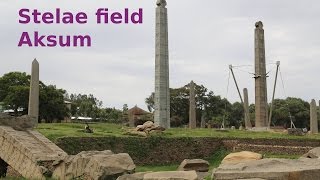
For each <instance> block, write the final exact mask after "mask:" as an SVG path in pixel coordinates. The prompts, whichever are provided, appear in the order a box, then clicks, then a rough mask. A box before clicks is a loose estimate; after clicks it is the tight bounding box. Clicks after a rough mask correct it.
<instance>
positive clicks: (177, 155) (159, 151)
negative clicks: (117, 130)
mask: <svg viewBox="0 0 320 180" xmlns="http://www.w3.org/2000/svg"><path fill="white" fill-rule="evenodd" d="M56 143H57V145H58V146H59V147H60V148H62V149H63V150H65V151H66V152H67V153H68V154H77V153H79V152H81V151H89V150H99V151H101V150H111V151H113V152H115V153H128V154H129V155H130V156H131V157H132V159H133V160H134V162H135V164H137V165H146V164H149V165H151V164H173V163H176V164H178V163H180V162H182V161H183V160H184V159H196V158H204V159H206V158H209V157H210V156H212V154H214V153H215V152H216V151H217V150H218V149H219V148H221V147H222V141H221V140H220V139H214V138H162V137H149V138H137V137H130V138H117V137H101V138H99V137H97V138H71V137H66V138H61V139H58V140H57V142H56Z"/></svg>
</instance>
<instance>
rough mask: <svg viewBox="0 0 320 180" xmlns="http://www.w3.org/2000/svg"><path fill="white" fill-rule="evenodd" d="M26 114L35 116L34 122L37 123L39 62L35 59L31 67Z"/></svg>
mask: <svg viewBox="0 0 320 180" xmlns="http://www.w3.org/2000/svg"><path fill="white" fill-rule="evenodd" d="M28 115H29V116H32V117H34V118H36V122H37V123H38V117H39V63H38V61H37V60H36V59H35V60H33V62H32V68H31V80H30V94H29V107H28Z"/></svg>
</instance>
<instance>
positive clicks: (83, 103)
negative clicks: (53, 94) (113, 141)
mask: <svg viewBox="0 0 320 180" xmlns="http://www.w3.org/2000/svg"><path fill="white" fill-rule="evenodd" d="M69 100H70V101H71V102H72V105H71V114H72V116H85V117H91V118H94V119H97V118H100V117H99V109H100V108H101V107H102V101H100V100H98V99H97V98H96V97H94V96H93V95H92V94H89V95H86V94H71V95H70V97H69Z"/></svg>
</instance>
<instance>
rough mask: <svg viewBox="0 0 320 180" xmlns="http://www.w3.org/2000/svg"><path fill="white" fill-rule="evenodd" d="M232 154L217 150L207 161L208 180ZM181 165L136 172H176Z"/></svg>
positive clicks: (143, 169) (161, 166)
mask: <svg viewBox="0 0 320 180" xmlns="http://www.w3.org/2000/svg"><path fill="white" fill-rule="evenodd" d="M229 153H230V152H228V151H226V150H225V149H223V148H221V149H219V150H217V151H216V152H215V153H214V154H212V155H211V157H210V158H208V159H206V160H207V161H208V162H209V164H210V167H209V175H208V177H207V178H206V179H211V178H210V176H211V174H212V170H213V169H214V168H217V167H218V166H219V165H220V163H221V161H222V160H223V158H224V157H225V156H226V155H228V154H229ZM178 167H179V165H178V164H173V165H159V166H138V167H137V168H136V172H148V171H152V172H158V171H176V170H177V169H178Z"/></svg>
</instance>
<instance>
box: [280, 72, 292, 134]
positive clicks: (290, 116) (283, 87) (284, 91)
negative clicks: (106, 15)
mask: <svg viewBox="0 0 320 180" xmlns="http://www.w3.org/2000/svg"><path fill="white" fill-rule="evenodd" d="M279 73H280V78H281V83H282V89H283V93H284V95H285V97H288V96H287V93H286V89H285V86H284V81H283V78H282V73H281V70H280V67H279ZM286 105H287V108H288V112H289V118H290V122H291V128H294V129H296V126H295V124H294V123H293V120H292V115H291V112H290V107H289V104H288V103H286Z"/></svg>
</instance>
